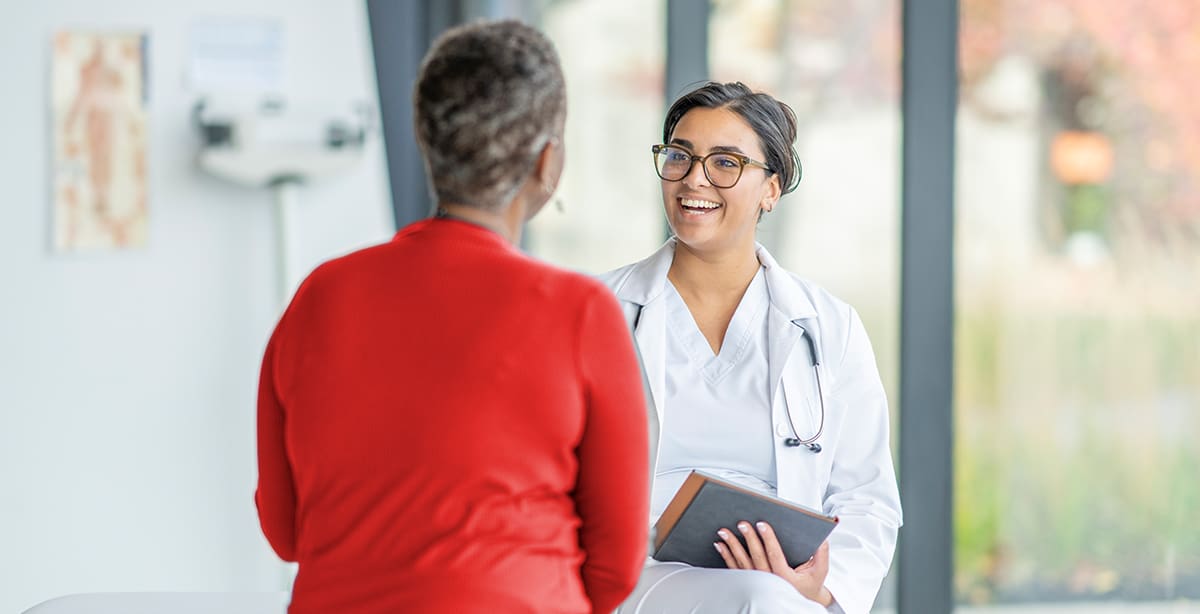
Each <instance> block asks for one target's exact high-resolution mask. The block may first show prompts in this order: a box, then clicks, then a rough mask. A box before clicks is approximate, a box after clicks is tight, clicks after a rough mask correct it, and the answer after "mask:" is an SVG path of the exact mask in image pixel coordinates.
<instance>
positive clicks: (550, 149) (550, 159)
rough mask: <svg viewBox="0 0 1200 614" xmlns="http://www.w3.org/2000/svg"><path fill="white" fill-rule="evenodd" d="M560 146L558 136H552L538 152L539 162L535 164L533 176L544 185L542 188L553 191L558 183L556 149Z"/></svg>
mask: <svg viewBox="0 0 1200 614" xmlns="http://www.w3.org/2000/svg"><path fill="white" fill-rule="evenodd" d="M556 147H559V140H558V137H550V140H548V141H546V144H545V145H542V150H541V151H540V152H538V157H537V162H536V163H535V164H534V165H533V177H534V178H535V179H537V181H538V183H540V184H541V185H542V189H543V190H545V191H548V192H553V191H554V187H555V184H557V183H558V178H557V177H556V174H557V171H556V169H555V161H554V153H555V152H554V149H555V148H556Z"/></svg>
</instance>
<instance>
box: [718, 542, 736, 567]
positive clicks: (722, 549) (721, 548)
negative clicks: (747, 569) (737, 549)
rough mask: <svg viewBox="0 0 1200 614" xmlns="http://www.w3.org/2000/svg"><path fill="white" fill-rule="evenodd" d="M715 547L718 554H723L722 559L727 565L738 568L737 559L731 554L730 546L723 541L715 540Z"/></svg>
mask: <svg viewBox="0 0 1200 614" xmlns="http://www.w3.org/2000/svg"><path fill="white" fill-rule="evenodd" d="M713 547H714V548H716V549H717V554H720V555H721V560H723V561H725V566H726V567H728V568H730V569H738V564H737V561H736V560H734V558H733V555H732V554H730V552H729V548H727V547H726V546H725V544H724V543H722V542H713Z"/></svg>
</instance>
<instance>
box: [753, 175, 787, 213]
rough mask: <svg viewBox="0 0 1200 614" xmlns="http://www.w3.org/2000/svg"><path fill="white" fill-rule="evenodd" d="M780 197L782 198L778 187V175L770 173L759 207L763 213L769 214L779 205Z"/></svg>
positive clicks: (781, 192)
mask: <svg viewBox="0 0 1200 614" xmlns="http://www.w3.org/2000/svg"><path fill="white" fill-rule="evenodd" d="M780 196H783V189H782V188H781V187H780V186H779V173H772V174H771V178H770V179H769V180H767V187H766V190H765V191H764V192H763V196H762V200H761V201H760V205H759V207H761V208H762V210H763V211H765V212H767V213H770V212H771V210H772V209H774V208H775V205H776V204H778V203H779V197H780Z"/></svg>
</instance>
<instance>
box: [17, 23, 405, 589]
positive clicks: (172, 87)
mask: <svg viewBox="0 0 1200 614" xmlns="http://www.w3.org/2000/svg"><path fill="white" fill-rule="evenodd" d="M237 16H252V17H278V18H281V19H282V20H283V23H284V25H285V27H286V56H285V58H286V64H285V71H286V78H285V84H286V86H285V90H284V94H285V95H287V97H288V98H289V100H293V101H301V100H304V99H306V98H310V97H315V98H319V99H322V100H330V99H332V101H333V102H338V103H346V104H348V103H349V101H351V100H369V101H371V102H372V103H373V102H374V100H375V88H374V69H373V66H372V63H371V54H370V43H369V37H368V32H369V30H368V28H367V23H366V15H365V8H364V3H363V2H360V1H359V0H304V1H297V0H204V1H202V2H201V1H197V0H172V1H170V2H163V1H161V0H109V1H106V2H96V1H94V0H39V1H38V2H33V1H25V0H0V91H2V92H3V95H2V96H0V195H2V196H0V612H20V611H22V610H23V609H24V608H26V607H28V606H31V605H33V604H35V603H37V602H40V601H43V600H45V599H49V598H51V597H54V596H58V595H62V594H68V593H76V592H91V591H140V590H197V591H208V590H213V591H224V590H276V589H279V588H281V587H282V583H283V578H284V577H285V575H286V574H285V572H284V568H283V566H282V565H281V564H280V563H278V562H277V559H275V557H274V555H273V554H272V553H271V551H270V549H269V548H268V547H267V546H266V543H265V541H264V540H263V539H262V537H261V534H260V532H259V529H258V524H257V517H256V515H255V511H254V506H253V502H252V491H253V487H254V479H255V474H256V471H255V456H254V398H255V389H256V385H257V371H258V361H259V359H260V356H261V354H260V353H261V351H262V347H263V345H264V343H265V340H266V336H267V335H268V334H269V331H270V328H271V327H272V326H273V325H274V322H275V318H276V316H277V314H278V304H277V301H276V295H275V285H274V282H275V274H276V271H275V251H274V249H275V244H274V235H273V225H272V211H271V205H270V197H269V195H268V193H267V192H265V191H262V192H258V191H251V190H246V189H241V188H237V187H234V186H231V185H226V184H223V183H221V182H220V181H218V180H215V179H211V178H208V177H205V176H202V175H200V174H199V173H198V172H197V170H196V169H195V168H194V167H193V157H194V155H195V151H196V145H197V138H196V136H195V134H194V133H193V128H192V126H191V125H190V124H189V115H188V113H189V111H190V108H191V105H192V103H193V100H194V96H195V94H194V92H191V91H189V90H188V89H187V87H186V85H185V79H184V72H185V65H186V58H187V51H188V49H187V44H188V37H187V33H188V28H189V26H190V25H191V23H192V20H194V19H196V18H199V17H237ZM60 28H76V29H81V30H83V29H87V30H97V29H116V28H122V29H130V28H132V29H141V30H145V31H147V32H148V33H149V34H150V47H149V48H150V55H149V62H150V64H149V66H150V72H149V84H150V88H151V90H150V101H149V122H150V126H149V129H150V140H151V142H150V156H149V158H150V159H149V164H150V166H149V168H150V179H149V181H150V193H151V201H150V232H149V245H148V247H146V248H144V249H138V250H133V251H127V252H112V253H98V254H90V255H89V254H81V255H56V254H52V253H51V252H50V250H49V247H48V245H49V236H50V231H49V224H50V215H49V190H48V186H49V184H50V180H49V176H48V170H47V169H48V166H49V156H50V152H49V150H48V142H49V132H48V130H49V129H48V126H49V116H48V112H47V111H48V105H49V100H48V92H47V90H48V77H47V71H48V67H49V54H48V50H49V41H50V34H51V33H52V32H53V31H55V30H56V29H60ZM382 151H383V148H382V144H381V143H380V142H379V141H375V142H373V143H372V144H371V145H370V147H369V150H368V153H367V156H366V160H365V163H364V164H363V165H362V166H361V167H359V168H358V169H357V170H355V171H353V172H351V173H349V174H347V175H345V176H342V177H338V178H334V179H330V180H327V181H325V182H322V183H319V184H316V185H313V186H310V187H307V188H305V189H304V190H303V191H302V192H301V203H300V204H301V207H300V209H301V210H302V214H301V219H300V224H299V226H300V235H301V240H302V244H303V247H302V251H301V255H302V259H303V260H304V266H305V267H306V270H307V268H311V266H312V265H313V264H315V263H316V262H317V261H319V260H323V259H326V258H328V257H330V256H331V255H335V254H338V253H341V252H344V251H348V250H349V249H352V248H354V247H358V246H361V245H364V244H368V243H373V242H378V241H382V240H385V239H386V238H388V237H389V236H390V234H391V231H392V221H391V213H390V209H389V206H388V202H387V201H388V197H387V183H386V178H385V165H384V162H383V153H382Z"/></svg>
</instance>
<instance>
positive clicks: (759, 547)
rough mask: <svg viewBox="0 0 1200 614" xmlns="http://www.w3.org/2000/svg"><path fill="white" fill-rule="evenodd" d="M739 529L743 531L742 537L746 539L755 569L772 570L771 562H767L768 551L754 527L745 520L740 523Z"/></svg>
mask: <svg viewBox="0 0 1200 614" xmlns="http://www.w3.org/2000/svg"><path fill="white" fill-rule="evenodd" d="M738 530H739V531H741V532H742V539H745V540H746V549H747V550H749V551H750V562H751V563H752V564H753V565H754V569H757V570H759V571H771V564H770V563H768V562H767V553H766V552H765V551H764V550H763V543H762V540H761V539H759V538H758V533H756V532H755V531H754V527H752V526H750V523H749V522H746V521H744V520H743V521H742V522H739V523H738Z"/></svg>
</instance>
